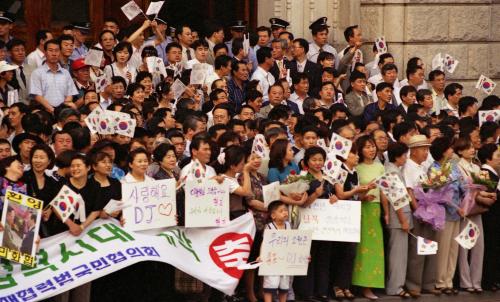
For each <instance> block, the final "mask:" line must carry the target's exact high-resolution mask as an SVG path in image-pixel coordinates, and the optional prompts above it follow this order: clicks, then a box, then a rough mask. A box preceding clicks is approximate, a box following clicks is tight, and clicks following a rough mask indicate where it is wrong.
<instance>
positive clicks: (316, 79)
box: [290, 60, 321, 97]
mask: <svg viewBox="0 0 500 302" xmlns="http://www.w3.org/2000/svg"><path fill="white" fill-rule="evenodd" d="M297 73H298V70H297V61H296V60H293V61H292V62H290V76H291V77H292V79H293V77H294V76H295V75H296V74H297ZM304 73H305V74H307V77H308V78H309V95H312V96H314V97H317V95H318V92H319V90H320V88H321V66H320V65H319V64H316V63H314V62H312V61H309V60H307V61H306V66H305V68H304Z"/></svg>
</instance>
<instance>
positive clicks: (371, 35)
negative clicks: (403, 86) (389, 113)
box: [258, 0, 500, 98]
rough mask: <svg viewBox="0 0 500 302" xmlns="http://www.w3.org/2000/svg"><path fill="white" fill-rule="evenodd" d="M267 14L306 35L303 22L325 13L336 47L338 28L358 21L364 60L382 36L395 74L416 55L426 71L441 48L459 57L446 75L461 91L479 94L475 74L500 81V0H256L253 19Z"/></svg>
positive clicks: (263, 20) (341, 42)
mask: <svg viewBox="0 0 500 302" xmlns="http://www.w3.org/2000/svg"><path fill="white" fill-rule="evenodd" d="M273 16H276V17H281V18H283V19H286V20H289V21H291V23H292V25H291V28H290V29H291V31H292V32H294V33H296V35H297V36H303V37H305V38H306V39H310V38H311V34H310V32H309V29H308V26H309V24H310V23H311V22H312V21H314V20H316V19H317V18H319V17H322V16H326V17H328V23H329V25H330V26H331V31H330V42H331V43H333V45H334V46H335V47H336V48H337V50H340V49H342V48H343V47H344V46H345V45H346V42H345V39H344V37H343V30H344V28H345V27H347V26H349V25H353V24H358V25H360V26H361V28H362V30H363V36H364V39H365V41H366V44H365V45H364V46H363V52H364V57H365V63H366V62H369V61H371V60H372V59H373V53H372V51H371V48H372V45H373V44H372V43H370V42H373V41H374V40H375V38H377V37H379V36H385V38H386V40H387V42H388V46H389V52H390V53H392V54H393V55H394V57H395V60H396V63H397V65H398V67H399V77H400V79H402V78H404V77H405V69H404V65H405V63H406V61H407V60H408V59H409V58H411V57H413V56H418V57H421V58H422V59H423V60H424V62H425V64H426V73H428V72H429V71H430V67H431V61H432V58H433V57H434V55H436V54H437V53H439V52H441V53H442V54H443V55H444V54H445V53H448V54H450V55H451V56H453V57H454V58H456V59H457V60H458V61H459V65H458V66H457V69H456V70H455V72H454V73H453V74H451V75H447V78H448V79H449V80H452V79H454V80H456V81H458V82H460V83H462V84H463V85H464V86H465V93H467V94H472V95H476V96H477V97H479V98H482V97H484V96H485V95H484V94H482V93H478V92H476V91H475V90H474V89H473V88H474V86H475V83H476V82H477V79H478V78H479V76H480V75H481V74H484V75H486V76H488V77H490V78H492V79H493V80H494V81H496V82H497V83H499V84H500V0H454V1H452V0H259V3H258V24H268V19H269V18H270V17H273ZM498 89H499V88H497V91H495V93H496V94H499V93H500V92H499V91H498Z"/></svg>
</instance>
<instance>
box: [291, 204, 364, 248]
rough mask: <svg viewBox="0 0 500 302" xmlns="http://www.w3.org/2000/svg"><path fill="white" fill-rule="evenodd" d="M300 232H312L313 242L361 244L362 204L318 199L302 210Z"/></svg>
mask: <svg viewBox="0 0 500 302" xmlns="http://www.w3.org/2000/svg"><path fill="white" fill-rule="evenodd" d="M299 230H312V231H313V240H325V241H344V242H359V240H360V232H361V202H359V201H353V200H339V201H337V202H336V203H334V204H330V201H329V200H328V199H316V201H314V202H313V203H312V204H311V205H309V206H308V207H305V208H301V209H300V225H299Z"/></svg>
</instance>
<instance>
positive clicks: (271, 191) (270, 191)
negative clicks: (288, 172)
mask: <svg viewBox="0 0 500 302" xmlns="http://www.w3.org/2000/svg"><path fill="white" fill-rule="evenodd" d="M262 195H263V197H264V198H263V199H264V206H265V207H266V208H267V206H268V205H269V204H270V203H271V202H273V201H275V200H279V199H280V195H281V194H280V182H279V181H275V182H272V183H270V184H268V185H265V186H262Z"/></svg>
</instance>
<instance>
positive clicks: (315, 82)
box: [0, 13, 500, 302]
mask: <svg viewBox="0 0 500 302" xmlns="http://www.w3.org/2000/svg"><path fill="white" fill-rule="evenodd" d="M14 21H15V20H14V19H13V17H12V16H11V15H10V14H8V13H0V103H1V108H2V112H3V116H4V117H3V119H2V122H1V125H0V176H1V177H0V189H1V194H0V195H2V196H3V195H5V191H6V190H7V189H11V190H14V191H17V192H20V193H23V194H27V195H30V196H33V197H36V198H38V199H41V200H43V201H44V203H47V204H48V203H50V201H51V200H52V199H53V198H54V197H55V196H56V195H57V193H58V192H59V189H60V188H61V187H62V186H63V185H67V186H68V187H69V188H71V189H72V190H73V191H74V192H76V193H79V194H80V195H81V196H82V197H83V199H84V201H85V212H86V216H87V217H86V219H85V221H79V220H78V219H74V218H73V219H72V218H70V219H68V220H66V222H65V223H63V222H62V221H61V219H60V217H58V215H56V214H55V213H54V212H53V211H52V210H51V209H50V208H47V209H45V210H44V211H43V219H42V223H41V227H40V232H39V236H40V237H41V238H46V237H50V236H53V235H56V234H59V233H62V232H65V231H69V233H70V234H72V235H74V236H78V235H80V234H81V233H82V232H83V231H84V230H85V228H86V227H88V226H89V225H90V224H91V223H92V222H93V221H95V220H96V219H118V220H119V219H120V217H121V213H120V212H115V213H106V212H105V211H103V208H104V206H105V205H106V204H107V203H108V202H109V201H110V200H111V199H115V200H120V199H121V185H122V183H132V182H143V181H149V180H153V179H156V180H159V179H171V178H174V179H176V181H177V182H178V184H179V186H178V187H179V188H180V189H179V190H178V192H177V204H178V208H179V209H182V208H183V207H182V204H183V202H184V194H183V189H182V184H183V183H184V182H185V181H186V180H190V179H192V177H193V175H192V174H191V173H190V172H191V170H192V169H191V165H193V163H194V162H196V163H200V164H201V166H202V167H203V170H204V177H206V178H214V179H216V180H217V181H219V182H229V184H230V185H229V187H230V191H231V194H230V218H231V219H235V218H237V217H239V216H241V215H243V214H245V213H247V212H252V213H253V216H254V220H255V225H256V229H257V233H256V237H255V240H254V244H253V246H252V252H251V254H250V258H249V262H250V261H254V260H256V259H258V258H259V249H260V244H261V241H262V234H263V232H264V230H265V229H266V228H277V229H287V228H292V227H293V228H295V227H297V225H296V224H295V223H294V221H293V219H292V218H293V215H292V213H289V212H288V206H292V208H293V209H299V211H300V208H301V207H306V206H309V205H311V204H312V203H314V202H315V200H317V199H318V198H326V199H329V200H330V202H331V203H335V202H336V201H337V200H360V201H361V202H362V213H361V240H360V242H359V243H347V242H333V241H317V240H315V241H313V243H312V247H311V260H310V263H309V267H308V274H307V276H296V277H293V278H285V276H282V277H283V278H265V280H264V281H263V280H262V278H260V277H259V276H258V274H257V271H256V270H248V271H245V274H244V276H243V278H242V279H241V282H240V285H239V286H238V290H237V293H236V294H235V296H234V297H224V295H223V294H222V293H220V292H218V291H216V290H214V289H210V288H209V287H208V286H207V285H200V284H198V283H197V280H195V279H193V278H190V276H186V275H182V274H181V272H178V271H176V270H175V268H173V267H171V266H169V265H167V264H160V263H154V262H145V263H139V264H135V265H133V266H130V267H128V268H125V269H123V270H120V271H118V272H115V273H113V274H110V275H108V276H105V277H103V278H99V279H97V280H95V281H93V282H92V283H88V284H85V285H83V286H80V287H78V288H75V289H72V290H71V291H68V292H65V293H63V294H60V295H58V296H56V297H53V298H51V299H53V300H54V301H90V300H92V301H101V300H102V301H124V300H130V299H132V298H134V299H137V300H140V301H144V299H151V301H183V300H185V301H223V300H224V299H227V300H229V299H233V300H237V299H239V298H241V299H245V300H246V301H251V302H254V301H259V300H261V299H264V298H265V301H272V299H273V295H274V296H275V297H276V298H278V299H279V300H280V301H286V300H297V301H329V299H330V298H337V299H354V298H355V297H356V296H358V297H361V296H364V297H366V298H369V299H371V300H376V299H377V298H378V296H377V295H376V294H378V293H381V292H385V293H386V294H387V295H394V296H400V297H402V298H409V297H414V298H416V297H419V296H420V295H421V294H422V293H431V294H434V295H441V294H442V295H454V294H457V293H458V290H459V289H462V290H465V291H467V292H470V293H471V294H479V293H482V291H483V290H493V291H496V290H497V289H499V288H500V262H499V261H500V260H499V259H498V255H500V237H499V236H500V221H499V220H498V218H497V217H498V215H500V206H499V205H498V202H496V199H497V193H498V192H487V191H480V192H478V193H477V196H476V197H475V200H476V203H477V206H478V208H481V210H480V211H478V212H475V213H472V212H469V213H466V212H465V211H464V209H463V208H461V201H462V200H463V198H464V196H465V195H466V194H467V190H468V188H467V187H466V186H465V185H464V184H465V183H466V182H467V180H470V179H471V177H472V176H471V174H472V173H476V172H479V171H480V170H483V171H487V173H488V174H489V177H490V178H491V179H492V180H495V181H498V178H499V176H498V173H499V171H500V151H499V149H498V135H499V134H500V132H499V125H498V123H497V121H486V122H484V123H482V124H481V125H480V124H479V118H478V110H496V109H500V99H499V97H498V96H495V95H489V96H485V97H484V98H483V97H481V99H478V98H477V97H473V96H468V95H467V96H465V95H462V90H463V86H462V85H461V84H460V83H457V82H452V81H450V80H448V79H447V74H446V73H445V72H443V71H442V70H439V69H436V70H429V69H430V68H429V67H428V66H425V65H424V63H423V60H422V59H421V58H418V57H414V58H411V59H410V60H408V62H404V63H405V64H404V65H405V70H404V71H400V70H399V69H398V67H397V66H396V64H395V61H394V57H393V56H392V55H391V54H390V52H386V53H378V52H379V50H378V48H377V47H376V45H373V55H374V56H375V59H374V60H373V61H371V62H365V60H364V58H363V53H362V51H361V46H362V45H363V36H362V29H361V28H360V27H359V26H356V25H353V26H350V27H348V28H346V29H345V31H344V36H345V41H335V42H338V44H347V46H346V47H345V48H344V49H342V50H340V51H337V50H336V49H335V48H334V47H333V46H332V45H331V44H329V42H330V41H328V34H329V26H328V25H327V24H328V23H327V19H326V18H320V19H318V20H317V21H315V22H313V23H312V24H311V26H310V29H311V33H312V39H313V41H311V42H309V41H307V40H305V39H303V38H301V37H295V36H294V34H293V33H292V32H290V31H287V27H288V26H289V23H288V22H287V21H285V20H281V19H278V18H272V19H271V20H270V26H269V27H268V26H260V27H258V28H257V29H256V30H255V34H254V33H252V34H251V35H250V39H249V44H250V45H249V46H248V45H247V39H246V38H245V37H244V34H245V33H246V32H247V27H246V23H245V22H244V21H236V22H234V23H233V24H231V25H230V26H229V28H228V31H229V32H230V37H225V35H224V32H225V31H224V29H225V28H223V27H222V26H221V25H218V24H217V23H216V22H212V21H208V22H207V24H206V25H205V26H204V28H203V29H201V28H200V29H194V28H191V27H190V26H189V25H187V24H180V25H176V28H175V34H174V35H170V33H171V32H172V31H171V30H170V28H172V26H171V25H170V24H168V23H167V20H166V18H165V17H164V14H163V13H160V14H158V16H156V17H155V18H154V19H153V20H145V21H144V22H142V24H133V25H130V26H129V27H127V28H122V27H120V26H119V24H118V22H116V20H113V19H106V20H105V22H104V27H103V28H102V29H101V32H100V33H99V35H98V37H99V38H98V40H97V41H91V39H90V35H89V33H90V25H89V24H85V23H75V24H71V25H68V26H65V27H64V28H63V29H62V33H61V34H60V35H59V36H58V37H55V36H54V34H53V33H52V32H51V30H49V29H47V30H40V31H39V32H37V34H36V37H29V38H30V39H32V38H34V39H35V42H36V43H35V44H36V49H35V50H33V51H32V52H31V53H29V54H28V50H29V49H27V47H26V41H23V40H21V39H19V38H17V37H13V36H12V32H13V28H14V26H16V25H15V22H14ZM94 30H100V29H94ZM91 50H102V52H103V60H102V64H101V66H100V67H96V66H89V65H87V64H86V63H85V56H86V55H87V53H88V52H89V51H91ZM370 50H372V47H370ZM389 51H390V47H389ZM370 55H372V54H370ZM365 56H366V54H365ZM148 57H159V58H161V59H162V61H163V63H164V66H165V69H166V76H165V75H162V74H161V73H158V72H155V71H153V72H151V70H150V69H149V68H148V64H147V58H148ZM400 63H402V62H400ZM200 65H201V66H202V68H203V69H204V70H205V72H206V73H205V77H204V80H203V84H201V85H200V84H196V85H193V84H190V75H191V71H192V70H194V67H195V66H200ZM403 78H404V79H403ZM102 79H104V80H105V82H101V80H102ZM177 80H179V81H181V82H182V83H183V84H184V86H185V87H183V88H182V89H179V85H174V83H175V82H176V81H177ZM98 81H99V82H98ZM103 83H104V85H103ZM14 92H15V93H14ZM99 106H100V108H102V109H104V110H110V111H119V112H122V113H126V114H128V115H129V116H130V118H131V119H135V121H136V128H135V133H134V135H133V137H129V136H127V135H122V134H117V133H115V134H108V135H101V134H99V133H93V132H91V131H90V129H89V127H88V125H86V123H85V118H86V117H87V116H88V115H89V114H91V112H92V111H93V110H95V108H97V107H99ZM332 133H336V134H338V135H340V136H341V137H343V138H346V139H348V140H351V141H352V142H353V146H352V148H351V149H350V151H349V154H348V155H347V157H346V158H340V157H339V160H341V161H342V169H344V170H345V171H347V178H346V180H345V182H344V183H330V182H328V181H325V178H324V176H325V175H324V172H323V171H322V168H323V166H324V163H325V160H326V158H327V152H326V151H325V148H324V146H321V145H320V144H319V143H318V141H320V140H323V141H324V142H326V145H328V142H329V140H330V138H331V136H332ZM257 135H262V136H263V137H264V138H265V146H266V147H267V148H268V151H269V152H268V154H269V157H268V161H267V160H265V159H264V158H263V157H262V156H261V155H260V154H256V153H255V152H252V146H253V145H254V138H255V137H256V136H257ZM445 163H451V164H452V174H451V175H452V177H453V179H454V180H456V181H455V182H453V192H454V194H453V197H452V200H450V201H449V204H446V205H445V207H446V221H445V226H444V228H443V229H442V230H440V231H435V230H434V229H433V228H432V227H431V226H430V225H429V224H427V223H425V222H423V221H421V220H419V219H417V218H415V217H414V216H413V215H412V213H413V212H414V211H416V209H418V207H419V200H418V198H416V197H415V194H414V190H415V189H416V188H417V187H418V186H419V184H420V181H421V179H422V178H421V177H422V176H425V175H426V174H427V172H428V170H429V169H431V168H432V167H434V168H439V167H441V166H442V165H444V164H445ZM263 165H266V166H265V167H263ZM262 171H266V172H265V173H263V172H262ZM304 171H305V172H304ZM300 172H304V173H307V174H309V175H310V176H311V178H312V179H313V180H312V181H311V183H310V188H309V190H308V191H307V192H305V193H304V194H289V196H287V195H285V194H282V195H281V197H280V200H277V201H275V202H273V203H271V204H270V205H269V207H268V208H266V207H265V206H264V203H263V193H262V186H263V185H266V184H268V183H272V182H275V181H279V182H284V181H286V179H287V177H288V176H289V175H290V174H299V173H300ZM386 172H394V173H396V174H397V175H398V176H399V177H400V179H401V180H402V181H403V182H404V183H405V185H406V187H407V190H408V194H409V196H410V197H411V203H410V205H409V206H406V207H404V208H402V209H400V210H398V211H395V210H394V209H393V207H391V205H390V204H389V203H388V202H387V197H386V196H385V195H384V194H382V193H381V191H380V190H379V189H378V188H377V187H376V186H375V185H374V183H373V180H374V179H376V178H377V177H379V176H381V175H383V174H384V173H386ZM2 204H3V203H2ZM2 211H8V209H3V206H2ZM465 216H467V217H468V219H470V220H472V221H474V222H475V223H476V224H477V225H478V226H480V229H481V236H480V238H479V241H478V243H477V244H476V245H475V246H474V248H472V249H471V250H465V249H463V248H461V247H460V246H459V245H458V243H457V242H456V241H455V240H454V238H455V237H456V236H457V235H458V233H459V232H460V230H461V229H462V228H463V225H464V220H463V219H461V218H462V217H465ZM178 220H179V225H182V224H183V213H182V211H179V212H178ZM8 221H10V222H12V221H13V218H12V217H11V219H9V220H8ZM13 225H14V223H12V224H11V223H8V225H6V226H3V228H10V227H12V226H13ZM410 231H411V233H412V235H410V234H409V232H410ZM413 235H416V236H422V237H424V238H426V239H430V240H434V241H436V242H438V244H439V249H438V251H437V255H417V248H416V247H417V239H416V238H415V237H414V236H413ZM457 264H458V266H457ZM455 274H457V275H458V277H457V278H456V279H454V276H455ZM183 282H184V283H187V284H188V285H186V284H182V283H183ZM130 284H135V286H129V285H130ZM179 288H183V289H184V290H182V291H180V290H179ZM186 288H187V289H186ZM374 289H375V290H374ZM146 292H148V293H150V297H149V298H146V297H144V293H146ZM278 292H279V294H277V293H278ZM169 299H170V300H169Z"/></svg>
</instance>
